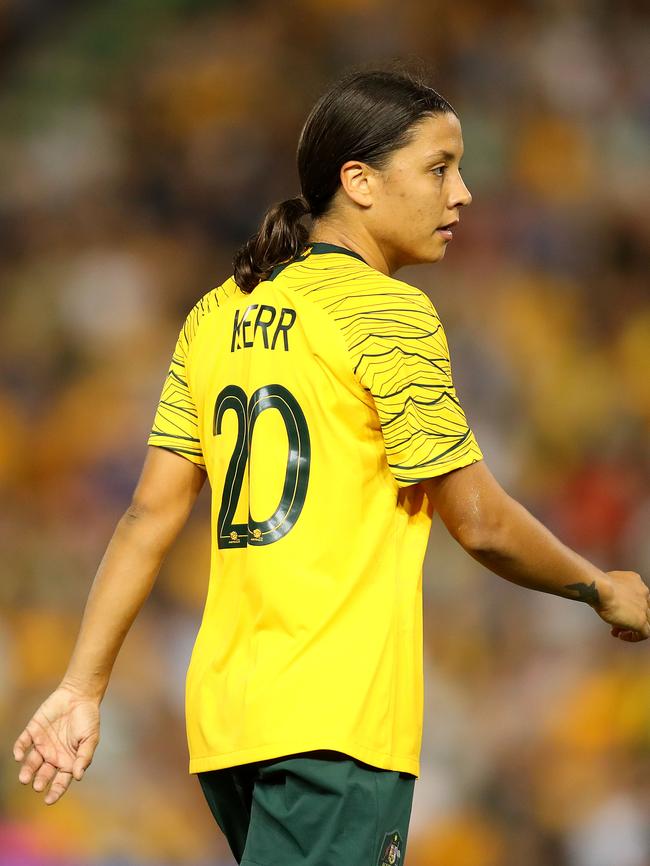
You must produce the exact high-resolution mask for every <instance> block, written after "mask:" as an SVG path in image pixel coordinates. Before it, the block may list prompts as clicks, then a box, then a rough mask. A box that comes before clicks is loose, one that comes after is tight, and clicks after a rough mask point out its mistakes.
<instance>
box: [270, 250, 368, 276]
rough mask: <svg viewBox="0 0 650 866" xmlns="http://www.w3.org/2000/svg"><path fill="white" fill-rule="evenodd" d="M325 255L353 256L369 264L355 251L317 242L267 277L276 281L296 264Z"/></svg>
mask: <svg viewBox="0 0 650 866" xmlns="http://www.w3.org/2000/svg"><path fill="white" fill-rule="evenodd" d="M325 253H343V255H346V256H352V258H354V259H358V260H359V261H360V262H363V263H364V265H367V264H368V262H367V261H366V260H365V259H364V258H363V257H362V256H360V255H359V253H355V252H354V250H349V249H348V248H347V247H339V246H337V245H336V244H326V243H323V242H322V241H316V242H314V243H312V244H309V245H308V246H307V247H306V248H305V250H304V251H303V252H302V253H300V255H298V256H295V257H294V258H292V259H291V260H290V261H288V262H283V264H281V265H277V266H276V267H275V268H273V270H272V271H271V274H270V275H269V276H268V277H267V279H268V280H274V279H275V278H276V277H277V275H278V274H280V273H282V271H283V270H284V269H285V268H286V267H288V266H289V265H292V264H293V263H294V262H304V261H305V259H307V258H309V256H310V255H315V256H320V255H324V254H325Z"/></svg>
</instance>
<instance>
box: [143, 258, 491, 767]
mask: <svg viewBox="0 0 650 866" xmlns="http://www.w3.org/2000/svg"><path fill="white" fill-rule="evenodd" d="M148 442H149V444H150V445H155V446H159V447H162V448H168V449H170V450H172V451H175V452H176V453H178V454H181V455H182V456H184V457H186V458H187V459H188V460H191V461H192V462H194V463H196V464H198V465H199V466H202V467H204V468H205V470H206V472H207V474H208V477H209V480H210V485H211V488H212V555H211V568H210V580H209V585H208V592H207V597H206V602H205V609H204V612H203V617H202V621H201V625H200V628H199V631H198V635H197V638H196V642H195V645H194V649H193V651H192V656H191V660H190V664H189V669H188V673H187V684H186V722H187V737H188V745H189V754H190V762H189V771H190V773H198V772H200V771H203V770H214V769H219V768H222V767H229V766H234V765H238V764H245V763H249V762H251V761H258V760H263V759H267V758H273V757H279V756H282V755H288V754H293V753H296V752H303V751H307V750H312V749H332V750H335V751H338V752H343V753H344V754H347V755H350V756H352V757H354V758H357V759H359V760H361V761H363V762H365V763H367V764H370V765H372V766H375V767H379V768H382V769H387V770H399V771H403V772H406V773H410V774H412V775H414V776H418V775H419V759H420V747H421V739H422V721H423V720H422V708H423V671H422V665H423V658H422V653H423V647H422V562H423V559H424V553H425V549H426V546H427V540H428V537H429V532H430V528H431V520H432V515H433V508H432V505H431V503H430V501H429V500H428V498H427V497H426V495H425V492H424V488H423V486H422V485H421V484H418V483H417V482H418V481H420V480H423V479H426V478H429V477H432V476H435V475H440V474H442V473H445V472H449V471H451V470H453V469H457V468H458V467H461V466H466V465H468V464H470V463H473V462H474V461H476V460H480V459H481V458H482V454H481V451H480V449H479V446H478V444H477V442H476V439H475V437H474V435H473V434H472V431H471V430H470V428H469V427H468V424H467V421H466V418H465V415H464V413H463V410H462V408H461V406H460V404H459V401H458V398H457V396H456V392H455V390H454V385H453V382H452V375H451V366H450V360H449V350H448V347H447V340H446V338H445V332H444V330H443V327H442V324H441V322H440V319H439V318H438V315H437V313H436V311H435V309H434V307H433V305H432V303H431V301H430V300H429V298H428V297H427V296H426V295H425V294H424V293H423V292H422V291H421V290H420V289H417V288H415V287H413V286H411V285H409V284H407V283H404V282H401V281H400V280H397V279H394V278H391V277H388V276H386V275H384V274H382V273H380V272H379V271H377V270H375V269H374V268H372V267H370V266H369V265H368V264H366V263H365V262H364V260H363V259H362V258H361V256H359V255H358V254H357V253H355V252H353V251H351V250H348V249H345V248H343V247H338V246H335V245H332V244H325V243H312V244H310V245H309V246H307V248H306V249H305V250H304V251H303V252H302V253H301V254H300V255H298V256H296V257H295V258H294V259H292V260H291V261H289V262H286V263H284V264H282V265H280V266H278V267H277V268H275V270H274V271H273V272H272V273H271V274H270V277H269V279H267V280H264V281H263V282H261V283H259V284H258V285H257V286H256V287H255V289H254V291H253V292H252V293H251V294H245V293H243V292H242V291H241V290H240V289H239V288H238V287H237V285H236V283H235V282H234V279H233V278H232V277H231V278H229V279H228V280H226V282H225V283H223V285H221V286H219V287H218V288H216V289H214V290H212V291H210V292H208V294H206V295H205V296H204V297H202V298H201V299H200V300H199V301H198V303H197V304H196V305H195V306H194V308H193V309H192V310H191V312H190V313H189V315H188V317H187V319H186V321H185V323H184V325H183V328H182V329H181V332H180V335H179V337H178V342H177V344H176V348H175V351H174V354H173V358H172V362H171V366H170V368H169V373H168V375H167V378H166V380H165V384H164V387H163V392H162V396H161V399H160V403H159V406H158V409H157V413H156V417H155V420H154V424H153V429H152V432H151V435H150V437H149V440H148Z"/></svg>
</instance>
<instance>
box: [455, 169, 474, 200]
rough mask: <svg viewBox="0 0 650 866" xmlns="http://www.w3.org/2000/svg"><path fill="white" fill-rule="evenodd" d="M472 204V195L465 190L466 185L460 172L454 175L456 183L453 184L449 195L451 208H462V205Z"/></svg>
mask: <svg viewBox="0 0 650 866" xmlns="http://www.w3.org/2000/svg"><path fill="white" fill-rule="evenodd" d="M471 203H472V194H471V192H470V191H469V189H468V188H467V184H466V183H465V181H464V180H463V176H462V174H461V173H460V172H458V173H457V175H456V183H455V184H454V188H453V190H452V194H451V202H450V206H451V207H463V206H464V205H468V204H471Z"/></svg>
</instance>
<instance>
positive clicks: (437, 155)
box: [425, 150, 456, 160]
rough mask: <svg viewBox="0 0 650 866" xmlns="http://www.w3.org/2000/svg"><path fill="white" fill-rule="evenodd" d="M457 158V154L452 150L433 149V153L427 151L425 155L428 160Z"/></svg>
mask: <svg viewBox="0 0 650 866" xmlns="http://www.w3.org/2000/svg"><path fill="white" fill-rule="evenodd" d="M455 158H456V154H455V153H450V151H448V150H433V151H431V153H427V155H426V156H425V159H427V160H434V159H436V160H437V159H446V160H452V159H455Z"/></svg>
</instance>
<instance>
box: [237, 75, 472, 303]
mask: <svg viewBox="0 0 650 866" xmlns="http://www.w3.org/2000/svg"><path fill="white" fill-rule="evenodd" d="M447 112H451V113H452V114H456V112H455V111H454V109H453V108H452V107H451V105H450V104H449V103H448V102H447V100H446V99H444V98H443V97H442V96H440V94H439V93H437V92H436V91H435V90H433V88H431V87H429V86H428V85H426V84H424V82H423V81H421V80H420V79H419V78H416V77H415V76H413V75H411V74H409V73H405V72H402V71H399V72H397V71H396V72H393V71H386V70H375V71H365V72H352V73H350V74H348V75H346V76H345V77H344V78H342V79H341V80H339V81H338V82H337V83H336V84H334V85H333V86H332V87H331V88H330V89H329V90H328V91H327V92H326V93H325V94H323V96H321V98H320V99H319V100H318V102H317V103H316V105H314V107H313V108H312V110H311V112H310V113H309V116H308V118H307V120H306V122H305V125H304V126H303V129H302V132H301V133H300V140H299V142H298V152H297V161H298V175H299V177H300V186H301V189H302V195H300V196H297V197H296V198H290V199H287V200H286V201H283V202H280V203H279V204H276V205H274V206H273V207H271V208H269V210H267V212H266V214H265V216H264V219H263V221H262V225H261V226H260V228H259V229H258V231H257V232H256V233H255V234H254V235H252V237H250V238H249V240H248V241H247V242H246V243H245V244H244V245H243V246H242V247H241V248H240V249H239V250H238V251H237V253H236V254H235V257H234V259H233V265H234V277H235V282H236V283H237V285H238V286H239V287H240V289H241V290H242V291H243V292H245V293H249V292H251V291H252V290H253V289H254V288H255V286H256V285H257V284H258V283H259V282H260V281H261V280H263V279H265V278H266V277H267V276H268V275H269V274H270V272H271V271H272V270H273V268H274V267H275V266H276V265H278V264H280V263H282V262H286V261H289V260H291V259H292V258H293V257H294V256H296V255H297V254H298V253H299V252H301V250H302V249H304V247H305V246H307V241H308V238H309V232H308V230H307V228H306V227H305V226H304V225H303V224H302V223H301V222H300V220H301V218H302V217H303V216H305V215H306V214H311V216H312V217H314V218H316V217H319V216H322V215H323V214H324V213H326V211H327V210H328V208H329V206H330V204H331V201H332V199H333V197H334V195H335V193H336V191H337V190H338V188H339V187H340V185H341V179H340V169H341V166H342V165H343V163H345V162H347V161H348V160H350V159H358V160H360V161H362V162H365V163H367V164H368V165H370V166H372V167H373V168H375V169H377V170H381V169H382V168H383V167H384V166H385V165H386V163H387V162H388V159H389V157H390V154H391V153H392V152H393V151H395V150H398V149H399V148H401V147H404V146H405V145H407V144H408V143H409V141H410V140H411V138H412V136H413V131H414V130H413V127H414V125H415V124H416V123H417V122H418V121H419V120H421V119H422V118H423V117H425V116H429V115H435V114H445V113H447Z"/></svg>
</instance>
